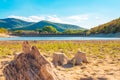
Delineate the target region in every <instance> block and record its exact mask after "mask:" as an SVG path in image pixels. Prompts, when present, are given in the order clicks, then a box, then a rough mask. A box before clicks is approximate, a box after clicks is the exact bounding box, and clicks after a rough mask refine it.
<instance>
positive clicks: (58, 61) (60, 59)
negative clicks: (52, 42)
mask: <svg viewBox="0 0 120 80" xmlns="http://www.w3.org/2000/svg"><path fill="white" fill-rule="evenodd" d="M52 62H53V64H54V65H55V66H58V65H64V64H67V63H68V58H67V56H66V55H65V54H64V53H60V52H56V53H54V54H53V60H52Z"/></svg>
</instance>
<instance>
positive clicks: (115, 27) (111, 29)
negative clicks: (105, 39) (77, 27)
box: [87, 18, 120, 34]
mask: <svg viewBox="0 0 120 80" xmlns="http://www.w3.org/2000/svg"><path fill="white" fill-rule="evenodd" d="M117 32H120V18H118V19H115V20H112V21H110V22H108V23H105V24H102V25H99V26H97V27H94V28H91V29H90V30H89V31H88V32H87V33H88V34H100V33H103V34H109V33H117Z"/></svg>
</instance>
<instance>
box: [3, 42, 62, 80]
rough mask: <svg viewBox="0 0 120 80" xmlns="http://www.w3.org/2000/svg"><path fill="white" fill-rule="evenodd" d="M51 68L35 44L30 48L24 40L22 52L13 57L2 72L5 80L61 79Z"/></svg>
mask: <svg viewBox="0 0 120 80" xmlns="http://www.w3.org/2000/svg"><path fill="white" fill-rule="evenodd" d="M26 49H27V50H26ZM52 68H53V67H52V65H51V64H50V63H49V62H48V61H47V60H46V59H45V58H44V57H43V56H42V55H41V54H40V53H39V51H38V49H37V48H36V47H35V46H33V47H32V48H30V46H29V44H28V42H24V43H23V53H21V54H19V55H18V56H17V57H15V59H14V60H13V61H11V62H10V64H8V65H7V66H6V67H5V68H4V70H3V73H4V75H5V78H6V80H61V79H60V77H59V76H58V75H57V74H56V73H55V71H54V70H53V69H52Z"/></svg>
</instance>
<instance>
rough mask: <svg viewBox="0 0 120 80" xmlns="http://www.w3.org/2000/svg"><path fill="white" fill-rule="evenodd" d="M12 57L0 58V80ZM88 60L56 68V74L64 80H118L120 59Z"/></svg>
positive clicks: (119, 76) (119, 79) (3, 79)
mask: <svg viewBox="0 0 120 80" xmlns="http://www.w3.org/2000/svg"><path fill="white" fill-rule="evenodd" d="M13 57H14V56H11V55H9V56H6V57H0V80H5V78H4V76H3V73H2V70H3V68H4V66H5V65H6V64H8V63H9V61H11V60H12V59H13ZM46 58H47V59H50V58H51V57H46ZM88 60H89V62H90V63H88V64H81V65H78V66H73V65H70V64H69V65H64V66H58V67H57V68H56V72H57V73H58V74H59V75H60V76H61V77H64V78H66V80H120V59H109V58H108V59H107V58H106V59H97V57H89V58H88Z"/></svg>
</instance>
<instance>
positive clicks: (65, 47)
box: [0, 40, 120, 59]
mask: <svg viewBox="0 0 120 80" xmlns="http://www.w3.org/2000/svg"><path fill="white" fill-rule="evenodd" d="M118 43H120V41H117V40H116V41H30V44H31V45H35V46H37V48H38V49H39V50H40V52H41V53H46V55H51V56H52V54H53V53H54V52H59V51H62V52H64V53H65V54H66V55H67V56H68V57H69V58H72V57H73V56H74V55H75V54H76V52H77V51H78V50H80V51H82V52H85V53H86V55H87V57H88V58H90V57H96V58H97V59H105V58H106V56H107V57H110V58H115V59H117V58H118V59H119V58H120V55H119V53H120V44H118ZM21 50H22V43H21V41H18V42H14V41H13V42H0V56H4V55H10V54H11V55H12V54H13V53H15V52H20V51H21Z"/></svg>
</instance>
